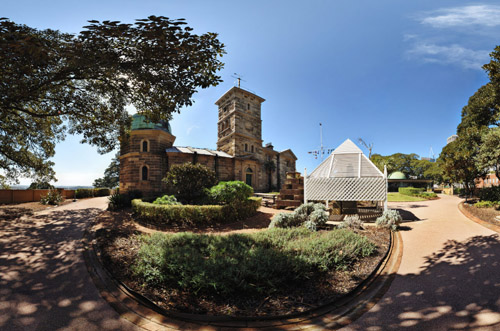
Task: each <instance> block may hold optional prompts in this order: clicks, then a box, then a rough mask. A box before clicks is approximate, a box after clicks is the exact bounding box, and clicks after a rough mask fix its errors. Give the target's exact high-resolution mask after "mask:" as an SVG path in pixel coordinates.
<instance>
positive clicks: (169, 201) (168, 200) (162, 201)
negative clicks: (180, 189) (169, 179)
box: [153, 195, 181, 205]
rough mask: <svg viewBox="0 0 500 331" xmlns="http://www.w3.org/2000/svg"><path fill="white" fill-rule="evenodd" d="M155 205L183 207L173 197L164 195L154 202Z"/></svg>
mask: <svg viewBox="0 0 500 331" xmlns="http://www.w3.org/2000/svg"><path fill="white" fill-rule="evenodd" d="M153 203H154V204H155V205H181V203H180V202H178V201H177V199H176V198H175V197H174V196H173V195H164V196H162V197H159V198H156V200H155V201H153Z"/></svg>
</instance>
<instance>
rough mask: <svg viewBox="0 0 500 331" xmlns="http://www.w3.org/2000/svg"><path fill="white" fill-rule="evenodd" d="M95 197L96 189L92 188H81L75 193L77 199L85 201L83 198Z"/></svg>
mask: <svg viewBox="0 0 500 331" xmlns="http://www.w3.org/2000/svg"><path fill="white" fill-rule="evenodd" d="M93 197H94V189H92V188H79V189H77V190H76V191H75V198H77V199H83V198H93Z"/></svg>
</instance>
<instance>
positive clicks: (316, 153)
mask: <svg viewBox="0 0 500 331" xmlns="http://www.w3.org/2000/svg"><path fill="white" fill-rule="evenodd" d="M332 151H333V149H332V148H328V149H326V150H325V147H324V146H323V124H321V123H319V150H314V151H309V152H308V153H309V154H312V155H314V158H315V159H317V158H318V155H319V156H320V157H321V161H323V156H324V155H325V153H328V154H330V153H331V152H332Z"/></svg>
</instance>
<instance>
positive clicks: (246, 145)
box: [245, 144, 248, 152]
mask: <svg viewBox="0 0 500 331" xmlns="http://www.w3.org/2000/svg"><path fill="white" fill-rule="evenodd" d="M245 152H248V144H245Z"/></svg>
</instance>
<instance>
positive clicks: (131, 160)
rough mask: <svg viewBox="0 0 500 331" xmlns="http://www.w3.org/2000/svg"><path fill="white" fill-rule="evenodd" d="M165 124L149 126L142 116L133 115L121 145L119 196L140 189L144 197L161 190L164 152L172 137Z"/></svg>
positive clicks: (168, 126)
mask: <svg viewBox="0 0 500 331" xmlns="http://www.w3.org/2000/svg"><path fill="white" fill-rule="evenodd" d="M171 132H172V130H171V128H170V125H169V124H168V122H162V123H159V124H155V123H151V122H148V121H147V120H146V118H145V117H144V116H143V115H140V114H135V115H133V116H132V126H131V130H130V133H129V134H128V136H127V137H122V142H121V146H120V193H126V192H129V191H132V190H139V191H141V192H142V193H143V194H144V195H145V196H148V195H155V194H158V193H160V192H162V190H163V187H162V185H163V183H162V179H163V177H165V174H166V172H167V159H166V158H165V150H166V149H167V148H169V147H172V144H173V143H174V141H175V136H173V135H172V133H171Z"/></svg>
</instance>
